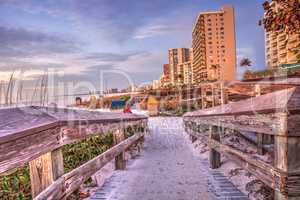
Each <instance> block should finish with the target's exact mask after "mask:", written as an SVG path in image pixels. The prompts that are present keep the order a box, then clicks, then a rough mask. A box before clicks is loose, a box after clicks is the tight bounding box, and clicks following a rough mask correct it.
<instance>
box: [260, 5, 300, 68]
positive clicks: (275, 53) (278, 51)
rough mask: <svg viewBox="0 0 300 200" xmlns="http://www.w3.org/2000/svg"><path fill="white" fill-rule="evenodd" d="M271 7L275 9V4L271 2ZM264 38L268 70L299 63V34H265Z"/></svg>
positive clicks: (282, 32)
mask: <svg viewBox="0 0 300 200" xmlns="http://www.w3.org/2000/svg"><path fill="white" fill-rule="evenodd" d="M271 6H272V8H273V9H277V4H276V3H275V2H272V4H271ZM265 38H266V44H265V45H266V64H267V66H268V68H269V69H276V68H277V67H279V66H280V65H282V64H294V63H298V62H299V61H300V51H299V49H300V33H294V34H287V33H285V32H284V31H280V32H266V34H265ZM297 50H298V51H297Z"/></svg>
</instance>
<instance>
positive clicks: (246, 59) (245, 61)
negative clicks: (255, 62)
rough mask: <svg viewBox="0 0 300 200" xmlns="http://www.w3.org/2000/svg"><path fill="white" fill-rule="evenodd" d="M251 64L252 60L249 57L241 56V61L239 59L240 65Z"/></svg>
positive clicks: (247, 65)
mask: <svg viewBox="0 0 300 200" xmlns="http://www.w3.org/2000/svg"><path fill="white" fill-rule="evenodd" d="M251 65H252V61H251V60H250V59H249V58H243V59H242V60H241V61H240V66H241V67H246V68H247V67H250V66H251Z"/></svg>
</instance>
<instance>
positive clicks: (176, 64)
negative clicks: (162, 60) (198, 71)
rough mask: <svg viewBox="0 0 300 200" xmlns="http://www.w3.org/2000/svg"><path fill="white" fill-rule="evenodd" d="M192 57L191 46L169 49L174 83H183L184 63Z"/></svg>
mask: <svg viewBox="0 0 300 200" xmlns="http://www.w3.org/2000/svg"><path fill="white" fill-rule="evenodd" d="M191 59H192V51H191V49H190V48H176V49H169V65H170V81H171V83H172V84H173V85H177V84H180V83H183V81H182V80H183V73H182V67H181V66H180V65H181V64H183V63H186V62H189V61H191Z"/></svg>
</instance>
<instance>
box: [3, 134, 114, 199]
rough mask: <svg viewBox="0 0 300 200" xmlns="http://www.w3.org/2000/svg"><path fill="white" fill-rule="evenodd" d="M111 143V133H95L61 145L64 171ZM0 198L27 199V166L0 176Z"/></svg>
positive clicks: (28, 188) (91, 157)
mask: <svg viewBox="0 0 300 200" xmlns="http://www.w3.org/2000/svg"><path fill="white" fill-rule="evenodd" d="M112 145H113V137H112V134H107V135H96V136H92V137H89V138H87V139H85V140H83V141H80V142H78V143H74V144H69V145H65V146H64V147H63V156H64V168H65V173H67V172H69V171H71V170H73V169H75V168H77V167H79V166H80V165H82V164H84V163H85V162H87V161H88V160H91V159H93V158H95V157H96V156H98V155H100V154H101V153H103V152H105V151H106V150H108V149H109V148H111V147H112ZM0 199H1V200H29V199H32V196H31V186H30V175H29V167H28V165H26V166H25V167H22V168H18V169H17V170H16V171H15V172H13V173H11V174H10V175H7V176H2V177H0Z"/></svg>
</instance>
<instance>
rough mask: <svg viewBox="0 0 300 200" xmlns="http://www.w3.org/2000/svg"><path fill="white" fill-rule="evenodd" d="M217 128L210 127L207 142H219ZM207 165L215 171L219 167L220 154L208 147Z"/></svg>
mask: <svg viewBox="0 0 300 200" xmlns="http://www.w3.org/2000/svg"><path fill="white" fill-rule="evenodd" d="M219 131H220V130H219V127H217V126H211V127H210V133H209V141H212V140H214V141H220V133H219ZM209 163H210V168H212V169H217V168H219V167H220V166H221V154H220V153H219V152H217V151H216V150H215V149H214V148H213V147H212V146H209Z"/></svg>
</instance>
